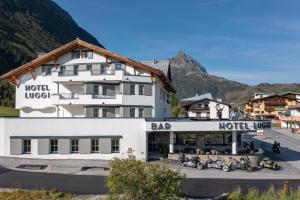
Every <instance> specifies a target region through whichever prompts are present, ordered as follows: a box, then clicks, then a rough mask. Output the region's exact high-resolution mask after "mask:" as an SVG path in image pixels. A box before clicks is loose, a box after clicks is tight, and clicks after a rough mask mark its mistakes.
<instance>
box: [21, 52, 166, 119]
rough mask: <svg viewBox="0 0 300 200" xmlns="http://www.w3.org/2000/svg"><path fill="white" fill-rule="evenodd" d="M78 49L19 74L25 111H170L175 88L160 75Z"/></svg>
mask: <svg viewBox="0 0 300 200" xmlns="http://www.w3.org/2000/svg"><path fill="white" fill-rule="evenodd" d="M77 51H79V49H78V50H74V51H72V52H69V53H67V54H65V55H63V56H61V57H59V58H58V59H57V61H56V64H58V65H59V67H57V68H56V67H55V66H54V65H53V62H50V63H47V64H43V66H40V67H38V68H36V69H35V71H34V76H35V77H34V78H33V76H32V74H31V73H29V72H28V73H26V74H24V75H22V76H21V77H19V82H18V86H17V87H16V108H17V109H20V117H94V116H95V115H96V114H97V113H98V116H99V117H105V116H107V117H131V116H133V114H132V110H133V109H135V113H134V116H135V117H169V113H170V104H169V100H168V98H169V95H170V94H169V93H168V92H167V91H166V90H165V89H164V87H163V83H162V82H161V81H160V80H159V78H157V77H151V73H149V72H146V71H144V70H141V69H137V68H135V69H134V68H133V67H132V66H129V65H127V64H126V63H121V62H118V61H116V60H109V59H108V60H106V58H105V57H104V56H101V55H100V54H98V53H95V52H92V51H88V53H90V54H91V57H90V58H72V55H73V54H74V52H77ZM107 63H109V64H107ZM49 68H51V69H49ZM132 88H134V89H132ZM132 90H133V91H132ZM162 91H163V93H164V98H161V96H160V94H161V92H162ZM106 108H107V109H106ZM156 108H157V109H156ZM95 109H97V110H98V111H94V110H95ZM130 110H131V111H130ZM130 112H131V113H130ZM95 113H96V114H95ZM103 113H105V114H103ZM107 113H109V114H107ZM130 114H131V115H130Z"/></svg>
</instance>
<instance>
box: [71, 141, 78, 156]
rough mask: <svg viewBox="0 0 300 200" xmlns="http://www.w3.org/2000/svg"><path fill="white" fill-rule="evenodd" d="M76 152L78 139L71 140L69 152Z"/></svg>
mask: <svg viewBox="0 0 300 200" xmlns="http://www.w3.org/2000/svg"><path fill="white" fill-rule="evenodd" d="M78 152H79V141H78V140H71V153H78Z"/></svg>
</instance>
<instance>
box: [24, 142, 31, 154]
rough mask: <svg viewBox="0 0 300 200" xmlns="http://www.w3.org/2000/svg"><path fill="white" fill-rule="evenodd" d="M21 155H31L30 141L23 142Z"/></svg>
mask: <svg viewBox="0 0 300 200" xmlns="http://www.w3.org/2000/svg"><path fill="white" fill-rule="evenodd" d="M23 153H25V154H30V153H31V140H23Z"/></svg>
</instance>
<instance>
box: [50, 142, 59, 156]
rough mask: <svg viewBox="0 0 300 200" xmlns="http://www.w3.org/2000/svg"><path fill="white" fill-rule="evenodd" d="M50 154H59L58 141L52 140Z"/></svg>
mask: <svg viewBox="0 0 300 200" xmlns="http://www.w3.org/2000/svg"><path fill="white" fill-rule="evenodd" d="M50 153H58V140H50Z"/></svg>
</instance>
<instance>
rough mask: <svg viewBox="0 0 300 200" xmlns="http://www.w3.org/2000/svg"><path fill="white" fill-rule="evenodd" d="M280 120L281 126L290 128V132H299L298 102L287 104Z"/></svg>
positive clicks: (299, 108) (299, 113) (299, 111)
mask: <svg viewBox="0 0 300 200" xmlns="http://www.w3.org/2000/svg"><path fill="white" fill-rule="evenodd" d="M280 120H281V121H282V123H281V128H287V129H291V131H292V133H300V103H297V104H296V105H293V106H289V107H288V111H287V112H286V113H285V116H283V117H281V118H280Z"/></svg>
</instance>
